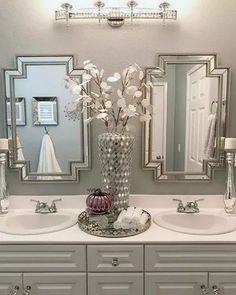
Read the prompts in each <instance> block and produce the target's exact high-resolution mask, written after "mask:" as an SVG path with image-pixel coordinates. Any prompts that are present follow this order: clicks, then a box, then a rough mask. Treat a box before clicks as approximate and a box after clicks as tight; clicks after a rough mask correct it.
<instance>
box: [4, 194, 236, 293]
mask: <svg viewBox="0 0 236 295" xmlns="http://www.w3.org/2000/svg"><path fill="white" fill-rule="evenodd" d="M143 197H144V196H140V197H138V196H136V197H132V198H131V204H132V203H134V202H135V203H136V205H137V206H141V203H142V202H143V201H142V200H143ZM28 198H29V197H26V196H21V199H22V201H24V204H29V206H31V207H29V208H27V210H33V207H32V206H33V205H32V203H30V202H27V199H28ZM77 198H78V197H77ZM145 198H146V205H147V208H145V209H146V210H147V211H148V212H149V213H150V214H151V215H152V216H154V215H155V214H156V213H157V212H160V211H163V210H166V208H167V206H168V205H169V206H168V210H173V212H175V211H176V203H174V202H171V198H172V196H166V197H165V199H164V198H163V196H162V197H161V196H145ZM188 198H194V196H190V197H188ZM69 199H70V198H69V197H67V198H64V199H63V201H62V202H61V204H62V203H63V210H71V209H69V207H73V208H74V209H73V212H74V213H76V212H78V213H79V212H81V211H82V209H79V208H78V209H75V208H76V207H75V202H76V197H74V198H72V199H70V201H69ZM79 199H80V201H79V202H81V204H82V202H83V197H82V196H80V198H79ZM205 199H207V201H206V202H204V204H202V206H201V208H200V210H202V211H204V210H207V211H208V212H212V213H214V212H218V213H220V214H224V212H223V209H222V207H220V204H221V202H222V196H212V197H211V196H208V197H206V196H205ZM11 200H12V202H11V206H12V210H14V206H16V205H17V204H18V205H19V201H18V200H19V197H12V198H11ZM77 200H78V199H77ZM154 200H155V201H154ZM79 202H78V201H77V205H78V207H79V206H81V204H80V203H79ZM153 202H155V203H153ZM172 203H174V204H172ZM61 204H60V205H59V204H58V206H62V205H61ZM213 204H214V205H215V206H214V207H215V208H213ZM20 205H21V207H22V208H20V209H19V210H23V203H22V202H21V203H20ZM80 208H82V206H81V207H80ZM149 208H151V209H149ZM212 208H213V209H212ZM58 212H60V208H59V210H58ZM3 218H4V217H3ZM199 218H201V217H200V215H199ZM231 218H232V219H234V218H235V224H236V217H231ZM235 280H236V231H232V232H229V233H225V234H221V235H191V234H183V233H179V232H175V231H170V230H167V229H164V228H162V227H160V226H157V225H156V224H154V223H152V225H151V227H150V228H149V230H148V231H146V232H144V233H142V234H140V235H136V236H132V237H128V238H100V237H96V236H92V235H88V234H86V233H84V232H82V231H81V230H80V229H79V228H78V225H74V226H72V227H70V228H68V229H65V230H63V231H57V232H52V233H47V234H38V235H9V234H5V233H1V234H0V290H1V292H0V294H1V295H9V294H25V295H26V294H27V295H30V294H32V295H38V294H40V295H44V294H45V295H49V294H50V295H58V294H60V295H116V294H119V295H120V294H121V295H133V294H135V295H200V294H203V295H207V294H212V295H213V294H214V295H216V294H224V295H234V294H236V284H235ZM18 287H19V290H17V289H18ZM14 289H15V291H14V292H15V293H14V292H13V293H11V292H12V290H14ZM22 292H23V293H22Z"/></svg>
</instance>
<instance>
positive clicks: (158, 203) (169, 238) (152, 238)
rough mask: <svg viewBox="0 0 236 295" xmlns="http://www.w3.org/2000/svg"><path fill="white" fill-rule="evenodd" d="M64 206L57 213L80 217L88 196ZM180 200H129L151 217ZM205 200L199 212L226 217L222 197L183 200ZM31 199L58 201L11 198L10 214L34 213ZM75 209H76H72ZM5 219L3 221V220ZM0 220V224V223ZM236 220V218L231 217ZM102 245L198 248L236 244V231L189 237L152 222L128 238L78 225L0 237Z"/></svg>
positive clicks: (69, 199) (10, 241)
mask: <svg viewBox="0 0 236 295" xmlns="http://www.w3.org/2000/svg"><path fill="white" fill-rule="evenodd" d="M60 197H62V198H63V202H61V203H58V210H60V208H61V209H62V208H63V209H67V210H72V211H73V212H75V213H78V214H79V213H80V212H82V211H83V210H84V209H81V208H83V207H84V206H83V204H84V202H85V196H60ZM173 197H175V198H180V196H173V195H172V196H169V195H168V196H167V195H166V196H160V195H159V196H150V195H149V196H148V195H147V196H143V195H142V196H141V195H133V196H131V197H130V205H135V206H137V207H141V208H143V209H145V210H146V211H148V212H149V213H150V214H151V215H152V216H154V215H155V214H156V213H158V212H160V211H163V210H172V209H173V212H174V211H175V210H176V205H177V204H176V203H174V202H172V198H173ZM202 197H203V198H204V199H205V201H204V202H202V203H201V204H200V205H199V206H200V208H202V210H203V209H207V211H213V212H217V213H221V212H222V214H225V213H224V210H223V202H222V200H223V197H222V196H221V195H215V196H213V195H210V196H202V195H200V196H185V197H182V199H183V201H184V202H185V201H186V200H194V199H198V198H202ZM31 198H34V199H40V200H44V201H46V200H48V201H49V202H50V201H51V200H52V199H54V198H58V196H56V197H55V196H50V197H49V196H33V197H32V196H11V205H10V211H11V210H17V211H18V210H24V209H28V210H29V209H32V210H33V209H34V206H35V204H34V203H31V202H29V200H30V199H31ZM71 208H73V209H71ZM1 218H4V217H1ZM1 218H0V222H1ZM231 218H233V219H235V223H236V216H235V217H234V216H233V217H231ZM84 243H86V244H88V243H89V244H92V243H95V244H99V243H103V244H105V243H114V244H117V243H136V244H150V243H156V244H158V243H168V244H172V243H173V244H179V243H188V244H196V243H197V244H199V243H201V244H202V243H204V244H205V243H213V244H216V243H217V244H219V243H221V244H222V243H236V231H233V232H231V233H226V234H221V235H189V234H183V233H179V232H174V231H170V230H167V229H164V228H162V227H160V226H157V225H156V224H154V223H153V222H152V225H151V227H150V228H149V229H148V230H147V231H146V232H144V233H142V234H139V235H136V236H132V237H126V238H101V237H96V236H92V235H89V234H86V233H84V232H83V231H82V230H81V229H79V227H78V225H77V224H76V225H75V226H73V227H71V228H68V229H66V230H62V231H58V232H53V233H47V234H40V235H9V234H4V233H0V244H84Z"/></svg>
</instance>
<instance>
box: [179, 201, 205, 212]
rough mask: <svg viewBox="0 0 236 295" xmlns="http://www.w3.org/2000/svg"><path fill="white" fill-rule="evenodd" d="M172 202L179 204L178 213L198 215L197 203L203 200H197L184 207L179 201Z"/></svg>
mask: <svg viewBox="0 0 236 295" xmlns="http://www.w3.org/2000/svg"><path fill="white" fill-rule="evenodd" d="M173 201H177V202H179V204H178V207H177V212H178V213H199V212H200V210H199V206H198V202H200V201H204V199H198V200H195V201H192V202H187V203H186V205H185V206H184V205H183V202H182V200H180V199H173Z"/></svg>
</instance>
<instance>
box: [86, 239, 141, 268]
mask: <svg viewBox="0 0 236 295" xmlns="http://www.w3.org/2000/svg"><path fill="white" fill-rule="evenodd" d="M142 270H143V246H141V245H131V246H129V245H127V246H126V245H120V246H115V245H114V246H113V245H104V246H98V245H96V246H95V245H91V246H88V271H93V272H96V271H114V272H116V271H142Z"/></svg>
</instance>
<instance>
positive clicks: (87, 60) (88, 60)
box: [83, 59, 91, 65]
mask: <svg viewBox="0 0 236 295" xmlns="http://www.w3.org/2000/svg"><path fill="white" fill-rule="evenodd" d="M88 63H91V60H90V59H86V60H85V61H84V62H83V64H84V65H86V64H88Z"/></svg>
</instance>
